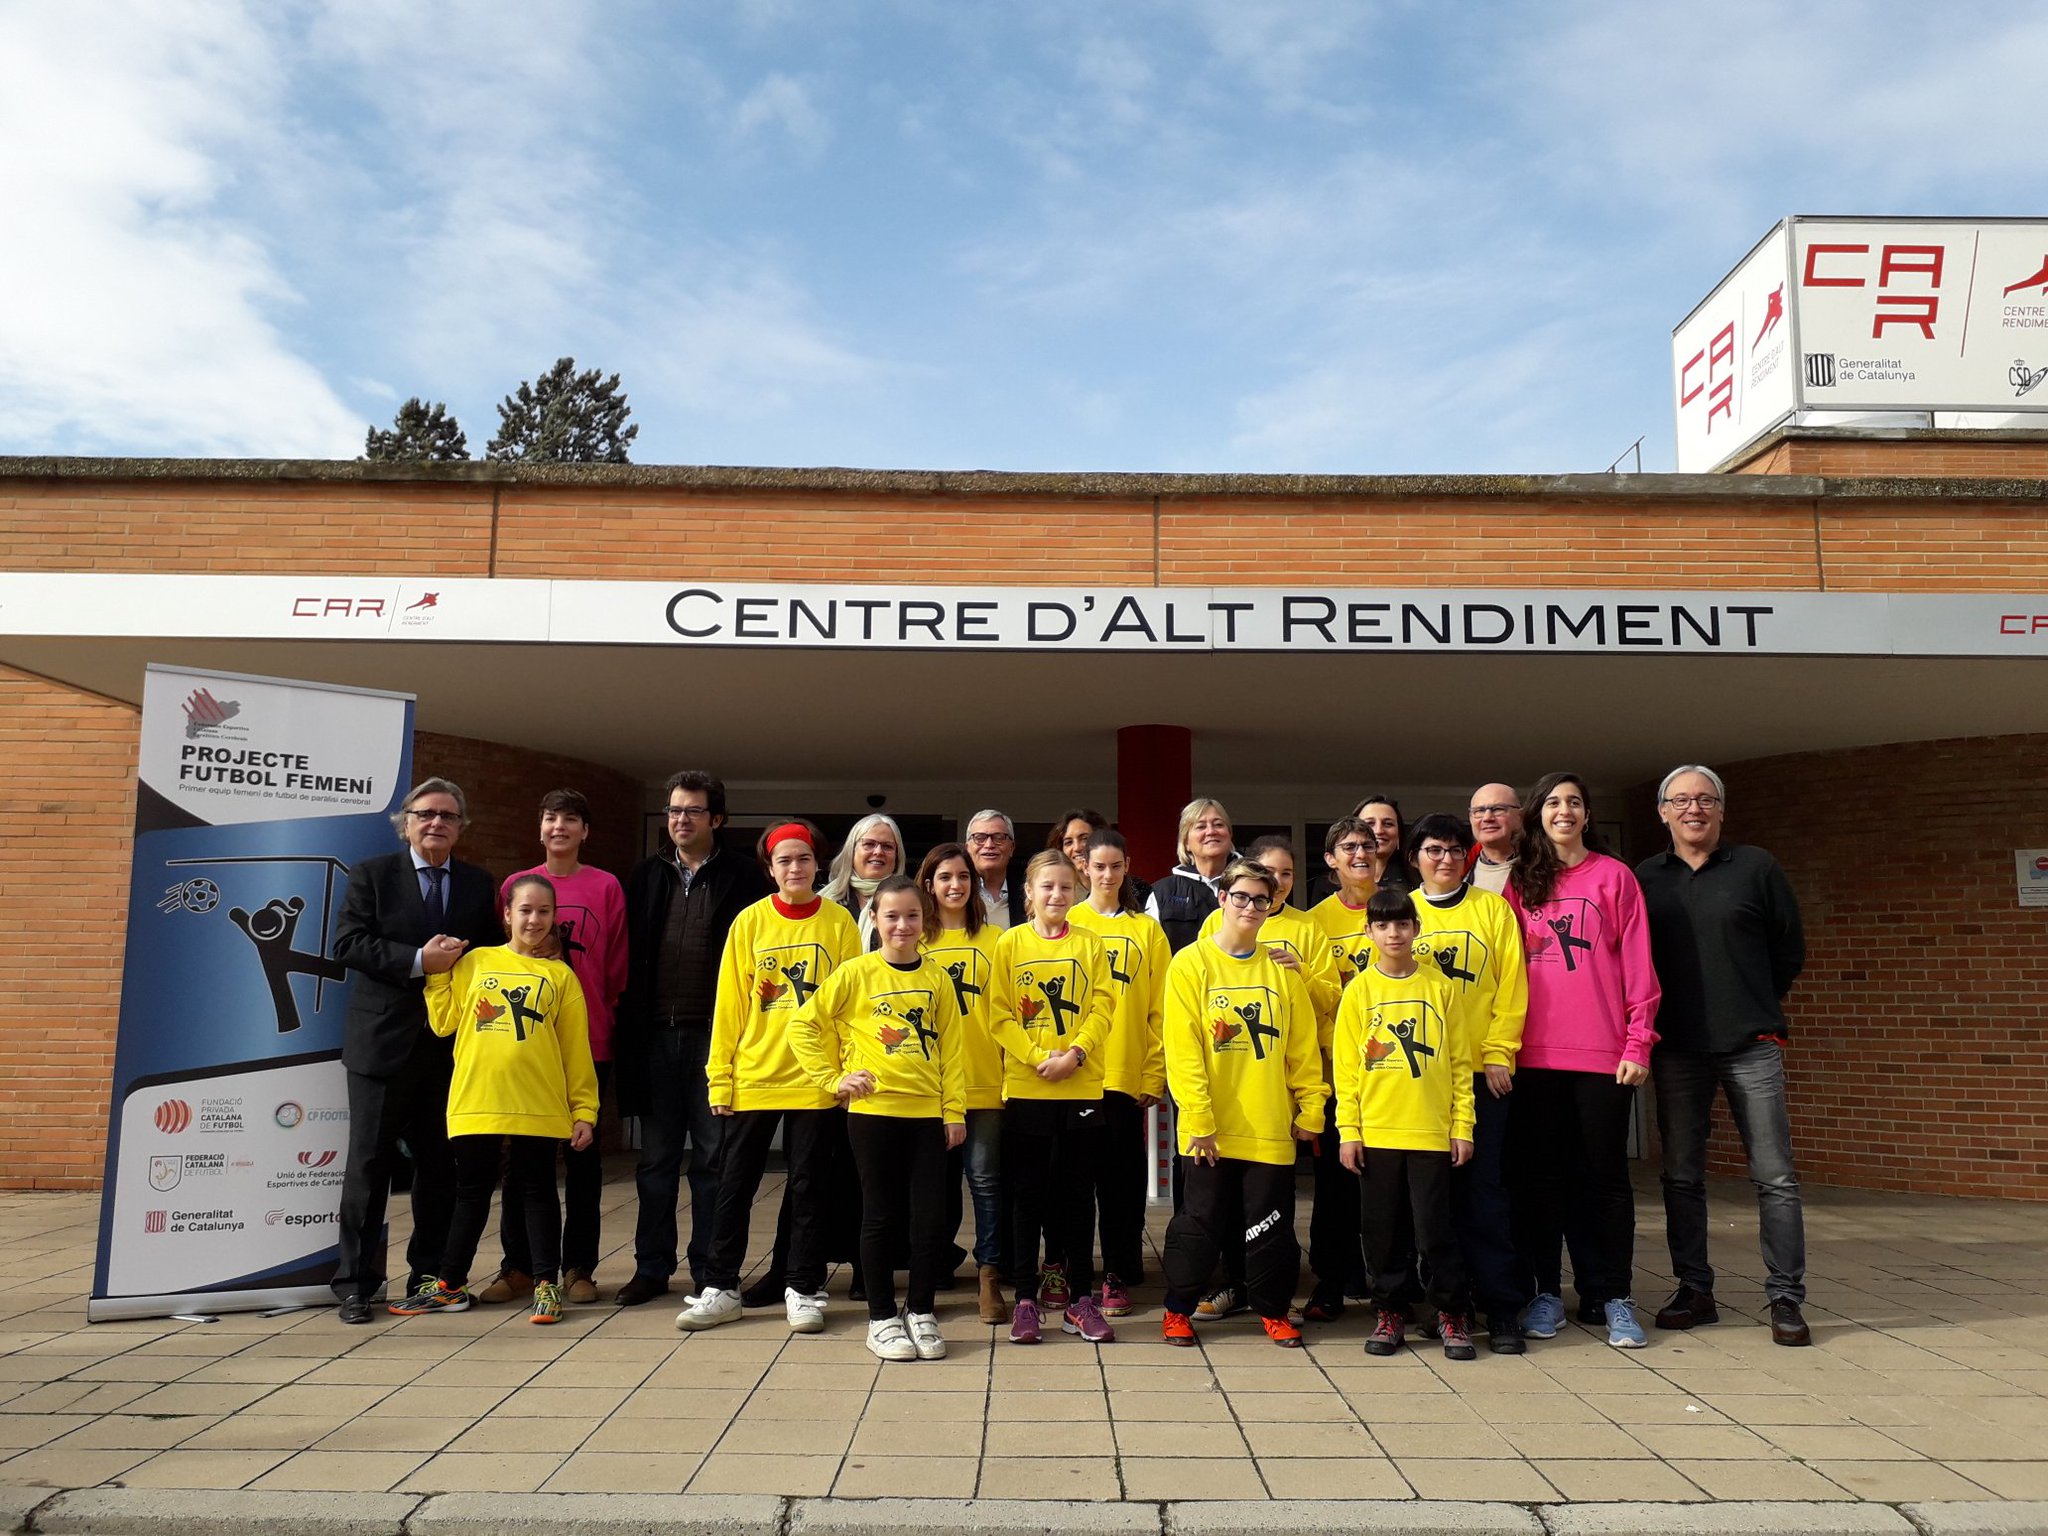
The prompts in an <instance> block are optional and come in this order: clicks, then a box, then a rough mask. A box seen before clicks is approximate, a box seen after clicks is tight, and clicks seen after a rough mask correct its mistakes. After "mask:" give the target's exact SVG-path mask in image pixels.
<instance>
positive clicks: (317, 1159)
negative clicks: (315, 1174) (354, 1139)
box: [299, 1147, 338, 1168]
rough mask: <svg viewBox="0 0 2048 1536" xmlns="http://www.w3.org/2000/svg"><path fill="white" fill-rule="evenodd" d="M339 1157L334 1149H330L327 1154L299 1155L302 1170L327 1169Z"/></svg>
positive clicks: (302, 1153) (306, 1153)
mask: <svg viewBox="0 0 2048 1536" xmlns="http://www.w3.org/2000/svg"><path fill="white" fill-rule="evenodd" d="M337 1155H338V1154H336V1152H335V1150H334V1149H333V1148H332V1147H329V1148H328V1149H327V1150H326V1151H325V1152H301V1153H300V1154H299V1166H300V1167H301V1168H325V1167H326V1166H327V1165H328V1164H329V1163H331V1162H333V1161H334V1159H335V1157H336V1156H337Z"/></svg>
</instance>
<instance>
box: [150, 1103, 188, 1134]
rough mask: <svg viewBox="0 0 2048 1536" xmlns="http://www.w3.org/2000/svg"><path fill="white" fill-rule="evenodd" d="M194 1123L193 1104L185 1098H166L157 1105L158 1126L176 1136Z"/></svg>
mask: <svg viewBox="0 0 2048 1536" xmlns="http://www.w3.org/2000/svg"><path fill="white" fill-rule="evenodd" d="M191 1123H192V1106H191V1105H190V1104H187V1103H186V1102H185V1101H184V1100H183V1099H165V1100H164V1101H163V1103H161V1104H159V1105H157V1107H156V1128H157V1129H158V1130H160V1131H162V1132H163V1133H164V1134H165V1135H167V1136H175V1135H177V1134H178V1132H180V1131H182V1130H184V1129H185V1127H187V1126H188V1125H190V1124H191Z"/></svg>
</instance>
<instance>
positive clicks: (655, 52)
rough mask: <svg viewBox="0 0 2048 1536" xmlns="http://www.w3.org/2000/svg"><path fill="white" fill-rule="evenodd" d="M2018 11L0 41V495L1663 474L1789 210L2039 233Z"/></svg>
mask: <svg viewBox="0 0 2048 1536" xmlns="http://www.w3.org/2000/svg"><path fill="white" fill-rule="evenodd" d="M2044 58H2048V11H2043V10H2041V9H2039V8H2036V7H2032V6H2019V7H2014V6H1997V7H1994V6H1991V5H1980V4H1974V3H1971V4H1956V5H1950V6H1940V7H1935V6H1927V5H1924V4H1892V3H1884V0H1865V3H1860V4H1850V3H1847V0H1836V3H1825V4H1819V5H1810V6H1797V7H1795V6H1792V5H1789V4H1771V5H1761V4H1745V3H1723V4H1717V5H1713V6H1701V5H1698V4H1683V5H1681V4H1663V3H1660V0H1583V3H1562V0H1560V3H1552V4H1533V3H1519V0H1517V3H1476V0H1475V3H1467V4H1461V5H1456V6H1446V5H1440V4H1426V3H1393V0H1389V3H1373V0H1361V3H1345V0H1170V3H1169V0H1158V3H1152V0H1092V3H1067V0H1033V3H1030V4H1022V5H1020V4H1016V3H994V0H898V3H890V0H808V3H798V0H727V3H721V4H691V3H669V4H655V3H645V4H635V3H632V0H610V3H596V0H592V3H587V4H573V3H563V4H552V5H550V4H541V3H533V4H524V3H522V4H517V5H503V4H487V3H466V4H465V3H447V4H435V3H421V0H342V3H335V4H329V5H293V4H250V5H246V6H239V7H238V6H236V5H233V4H228V3H198V0H191V3H182V4H181V3H177V0H134V3H111V0H109V3H95V0H78V3H67V4H63V5H56V4H38V3H33V0H0V79H4V80H6V81H8V82H9V84H8V88H7V90H6V91H4V92H0V207H4V208H5V210H6V215H7V220H8V224H7V233H6V238H5V239H4V240H0V292H5V293H6V294H7V295H9V298H8V300H7V302H6V303H5V304H4V305H0V452H10V453H121V454H152V455H155V454H162V455H215V454H233V455H250V456H257V457H283V456H315V457H338V458H346V457H352V456H354V455H355V454H357V453H359V452H360V451H361V448H362V438H363V431H364V428H365V426H366V425H368V424H370V423H372V422H375V423H377V424H380V425H381V424H383V423H385V422H388V420H389V419H390V416H391V413H392V411H393V410H394V409H395V408H396V406H397V404H398V402H399V401H401V400H403V399H404V398H405V397H406V396H408V395H413V394H418V395H421V396H424V397H425V398H427V399H429V400H444V401H446V402H447V403H448V404H449V406H450V408H451V409H452V410H453V411H454V412H455V413H456V415H457V416H458V417H459V418H460V419H461V421H462V422H463V424H464V426H465V427H466V429H467V430H468V433H469V438H470V444H471V449H472V451H473V452H474V453H476V454H478V455H479V456H480V455H481V453H482V451H483V446H484V444H485V443H486V442H487V441H488V439H489V437H490V436H491V433H492V432H493V430H495V427H496V424H497V415H496V411H495V409H494V405H495V402H496V401H497V400H498V399H499V398H501V397H502V396H503V395H504V394H505V393H506V392H507V391H508V390H510V389H511V388H512V387H513V386H514V385H516V384H517V383H518V382H519V381H520V380H521V379H526V378H531V377H533V376H534V375H536V374H537V373H539V372H540V371H542V370H543V369H545V368H546V367H547V366H548V364H550V363H551V362H552V361H553V360H554V359H555V358H556V357H558V356H560V355H563V354H565V353H566V354H572V355H574V356H575V357H576V358H577V359H578V361H579V363H581V364H584V365H596V366H601V367H603V368H604V369H606V370H607V371H610V370H617V371H619V372H620V373H621V374H622V375H623V376H624V380H625V385H626V388H627V391H628V393H629V395H630V398H631V400H632V403H633V407H634V419H635V420H636V421H638V422H639V424H640V428H641V431H640V437H639V440H638V442H637V443H636V445H635V449H634V457H635V459H636V460H637V461H638V462H642V463H715V464H788V465H799V464H805V465H808V464H845V465H863V466H884V467H902V468H990V469H1102V470H1125V469H1129V470H1146V469H1158V470H1254V471H1301V472H1357V473H1399V472H1482V471H1528V472H1546V473H1547V472H1566V471H1581V470H1599V469H1603V468H1605V467H1606V466H1607V464H1608V463H1609V462H1610V461H1611V460H1612V459H1614V458H1615V457H1616V456H1617V455H1618V454H1620V453H1621V452H1622V451H1623V450H1624V449H1625V448H1626V447H1627V446H1628V444H1629V443H1630V442H1631V441H1633V440H1634V439H1635V438H1636V437H1638V436H1639V435H1640V436H1644V437H1645V438H1646V441H1645V443H1644V464H1645V467H1646V468H1649V469H1668V468H1670V467H1671V462H1672V461H1671V429H1670V406H1669V393H1668V341H1669V333H1670V330H1671V327H1672V326H1673V325H1674V324H1675V323H1676V322H1677V321H1678V320H1679V319H1681V318H1682V317H1683V316H1684V314H1685V313H1686V311H1687V310H1688V309H1690V308H1691V307H1692V305H1693V304H1694V303H1695V302H1697V301H1698V300H1699V299H1701V298H1703V297H1704V296H1705V295H1706V293H1707V292H1708V290H1709V289H1710V288H1711V287H1712V286H1713V284H1714V283H1715V282H1716V281H1717V280H1718V279H1719V278H1720V276H1721V275H1722V274H1723V273H1724V272H1725V271H1726V270H1727V269H1728V268H1729V267H1731V266H1733V265H1734V263H1735V262H1736V261H1737V260H1738V259H1740V257H1741V256H1742V255H1743V253H1744V252H1745V251H1747V250H1748V248H1749V246H1750V245H1751V244H1752V243H1753V242H1754V241H1755V240H1756V239H1757V238H1758V237H1759V236H1761V235H1762V234H1763V233H1764V231H1765V230H1766V229H1767V228H1768V227H1769V226H1770V225H1771V224H1772V223H1773V222H1774V221H1775V220H1776V219H1777V218H1779V217H1780V216H1782V215H1784V214H1786V213H1792V212H1800V213H1870V214H1978V215H1991V214H2040V213H2044V212H2048V207H2044V206H2043V204H2044V197H2043V193H2044V189H2048V171H2044V169H2043V167H2042V163H2041V157H2040V139H2041V129H2040V111H2041V105H2042V102H2041V87H2040V78H2039V66H2040V62H2041V60H2043V59H2044Z"/></svg>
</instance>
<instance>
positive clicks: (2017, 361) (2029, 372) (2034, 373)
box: [2006, 357, 2048, 400]
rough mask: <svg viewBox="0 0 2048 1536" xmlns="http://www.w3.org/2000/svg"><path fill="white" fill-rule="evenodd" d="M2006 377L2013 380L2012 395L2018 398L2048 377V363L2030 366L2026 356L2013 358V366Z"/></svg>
mask: <svg viewBox="0 0 2048 1536" xmlns="http://www.w3.org/2000/svg"><path fill="white" fill-rule="evenodd" d="M2006 377H2008V378H2010V379H2011V380H2012V397H2013V399H2015V400H2017V399H2019V397H2020V396H2021V395H2024V394H2026V393H2027V392H2028V391H2029V390H2031V389H2032V388H2033V387H2034V386H2035V385H2036V384H2038V383H2040V382H2041V381H2042V380H2043V379H2048V365H2044V366H2042V367H2040V368H2029V367H2028V366H2027V360H2026V359H2025V358H2023V357H2016V358H2014V359H2013V360H2012V368H2011V370H2010V371H2009V372H2008V373H2007V375H2006Z"/></svg>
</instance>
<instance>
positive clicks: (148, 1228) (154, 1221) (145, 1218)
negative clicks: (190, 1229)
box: [142, 1211, 170, 1232]
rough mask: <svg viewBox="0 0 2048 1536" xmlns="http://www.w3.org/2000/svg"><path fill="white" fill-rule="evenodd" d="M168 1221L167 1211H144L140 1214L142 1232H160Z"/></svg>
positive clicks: (168, 1213) (168, 1214)
mask: <svg viewBox="0 0 2048 1536" xmlns="http://www.w3.org/2000/svg"><path fill="white" fill-rule="evenodd" d="M169 1219H170V1212H168V1211H144V1212H143V1213H142V1230H143V1231H145V1232H161V1231H163V1230H164V1226H165V1224H166V1223H167V1222H168V1221H169Z"/></svg>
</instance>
